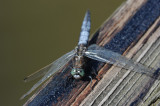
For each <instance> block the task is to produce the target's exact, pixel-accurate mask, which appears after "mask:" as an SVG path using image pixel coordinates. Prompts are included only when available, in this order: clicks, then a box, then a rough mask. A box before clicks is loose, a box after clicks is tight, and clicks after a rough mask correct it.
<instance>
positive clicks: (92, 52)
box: [85, 44, 155, 77]
mask: <svg viewBox="0 0 160 106" xmlns="http://www.w3.org/2000/svg"><path fill="white" fill-rule="evenodd" d="M85 56H86V57H89V58H91V59H94V60H97V61H101V62H106V63H109V64H113V65H115V66H119V67H123V68H125V69H129V70H132V71H135V72H138V73H142V74H146V75H147V76H150V77H154V73H155V69H152V68H149V67H147V66H144V65H142V64H140V63H137V62H134V61H133V60H129V59H128V58H126V57H124V56H122V55H121V54H119V53H116V52H113V51H111V50H108V49H105V48H103V47H100V46H98V45H96V44H93V45H91V46H89V47H88V50H87V51H86V52H85Z"/></svg>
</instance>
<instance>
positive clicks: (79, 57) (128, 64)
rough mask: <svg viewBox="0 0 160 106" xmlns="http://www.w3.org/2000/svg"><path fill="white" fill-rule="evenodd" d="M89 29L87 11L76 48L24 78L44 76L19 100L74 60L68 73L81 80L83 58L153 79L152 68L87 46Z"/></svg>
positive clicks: (116, 54) (153, 70) (31, 78)
mask: <svg viewBox="0 0 160 106" xmlns="http://www.w3.org/2000/svg"><path fill="white" fill-rule="evenodd" d="M90 29H91V19H90V11H89V10H88V11H87V12H86V14H85V17H84V20H83V23H82V26H81V32H80V37H79V42H78V46H76V47H75V49H74V50H72V51H70V52H68V53H66V54H65V55H63V56H61V57H60V58H58V59H57V60H55V61H53V62H52V63H51V64H49V65H47V66H46V67H44V68H42V69H40V70H39V71H37V72H35V73H33V74H31V75H30V76H28V77H26V78H25V79H24V81H26V82H27V81H30V80H33V79H35V78H37V77H39V76H42V75H44V76H43V77H42V78H41V79H40V80H39V81H38V82H37V83H36V84H35V85H33V87H32V88H31V89H30V90H29V91H28V92H27V93H25V94H24V95H23V96H22V97H21V99H23V98H25V97H26V96H27V95H29V94H30V93H31V92H32V91H34V90H35V89H36V88H37V87H39V86H40V85H41V84H42V83H43V82H44V81H46V80H47V79H48V78H50V77H51V76H53V75H55V73H56V72H58V70H60V69H61V68H62V67H64V66H65V65H66V64H67V63H68V62H69V61H70V60H72V59H74V64H73V68H72V70H71V72H70V73H71V75H72V76H73V78H75V79H82V78H83V77H84V76H85V73H86V70H84V64H85V59H86V58H85V57H88V58H90V59H93V60H97V61H100V62H104V63H108V64H112V65H115V66H118V67H122V68H125V69H129V70H131V71H135V72H138V73H141V74H146V75H147V76H150V77H154V74H155V73H154V72H155V69H153V68H149V67H147V66H145V65H142V64H140V63H138V62H135V61H133V60H131V59H128V58H126V57H125V56H122V55H121V54H119V53H116V52H113V51H111V50H109V49H106V48H104V47H100V46H98V45H96V44H92V45H88V41H89V35H90Z"/></svg>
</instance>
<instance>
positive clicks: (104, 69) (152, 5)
mask: <svg viewBox="0 0 160 106" xmlns="http://www.w3.org/2000/svg"><path fill="white" fill-rule="evenodd" d="M159 5H160V0H128V1H126V2H125V3H124V4H123V5H122V6H121V7H120V8H118V9H117V11H116V12H115V13H114V14H113V15H112V16H111V17H110V18H109V19H108V20H106V21H105V23H104V24H103V25H102V26H101V27H100V28H99V30H98V31H97V32H96V33H95V34H94V36H93V38H92V39H91V41H90V42H89V43H90V44H93V43H96V44H98V45H101V46H104V47H105V48H107V49H111V50H113V51H115V52H118V53H121V54H123V55H125V56H126V57H127V58H132V59H133V60H135V61H137V62H139V61H140V62H141V63H143V64H145V65H147V66H150V67H154V68H157V67H159V66H158V65H157V64H160V63H158V62H159V61H160V59H159V57H160V54H159V51H160V49H159V48H160V46H159V39H160V37H159V36H160V34H159V33H160V27H159V25H160V6H159ZM68 64H70V63H68ZM67 66H68V65H66V66H65V67H67ZM88 66H93V68H94V69H95V70H96V69H97V72H98V75H97V79H98V80H97V79H93V81H92V85H90V80H89V79H87V78H85V79H83V80H80V81H77V80H75V79H73V78H71V77H70V68H69V67H68V68H66V71H64V72H63V73H61V71H60V72H59V73H57V75H56V76H54V77H53V78H51V79H50V80H49V81H47V83H46V84H44V85H43V87H42V88H41V89H40V90H39V91H38V92H37V93H35V94H34V95H33V96H32V97H31V98H30V99H29V100H28V101H27V102H26V104H25V105H29V106H30V105H31V106H32V105H36V106H39V105H58V106H59V105H62V106H70V105H73V106H78V105H81V106H90V105H93V106H97V105H99V106H100V105H114V106H115V105H131V104H132V105H138V104H139V105H145V106H146V105H148V104H152V103H154V102H153V101H156V100H158V99H156V98H158V97H159V95H160V94H159V90H158V87H159V86H160V84H159V81H158V80H155V79H151V78H150V77H148V76H145V75H141V74H139V73H135V72H131V71H128V70H125V69H122V68H119V67H115V66H111V65H108V64H105V65H104V64H103V63H99V62H97V61H92V60H88ZM88 71H89V70H88ZM90 86H92V88H93V89H91V87H90ZM151 87H152V88H151ZM154 92H156V93H157V92H158V93H157V94H156V95H155V93H154Z"/></svg>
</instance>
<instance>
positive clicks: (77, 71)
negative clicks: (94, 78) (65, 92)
mask: <svg viewBox="0 0 160 106" xmlns="http://www.w3.org/2000/svg"><path fill="white" fill-rule="evenodd" d="M71 74H72V76H73V77H74V78H75V79H81V78H82V77H84V70H83V69H81V68H73V69H72V71H71Z"/></svg>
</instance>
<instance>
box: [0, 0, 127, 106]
mask: <svg viewBox="0 0 160 106" xmlns="http://www.w3.org/2000/svg"><path fill="white" fill-rule="evenodd" d="M123 1H124V0H100V1H98V0H94V1H93V0H80V1H77V0H69V1H65V0H63V1H61V0H1V1H0V84H1V86H0V105H1V106H21V105H22V104H23V103H24V102H25V101H26V100H27V98H25V99H24V100H21V101H20V100H19V98H20V97H21V96H22V95H23V94H24V93H26V92H27V91H28V90H29V89H30V88H31V87H32V85H33V84H34V83H36V81H37V80H36V81H31V82H28V83H24V82H23V78H24V77H25V76H27V75H29V74H31V73H33V72H35V71H36V70H38V69H40V68H42V67H43V66H45V65H47V64H49V63H51V62H52V61H53V60H55V59H57V58H58V57H60V56H61V55H63V54H64V53H66V52H67V51H69V50H71V49H73V48H74V47H75V46H76V44H77V42H78V38H79V33H80V27H81V24H82V20H83V18H84V14H85V12H86V10H87V9H89V10H90V11H91V21H92V24H91V33H94V32H95V31H96V29H97V28H99V26H100V25H101V24H102V23H103V22H104V21H105V20H106V19H107V18H108V17H109V16H110V15H111V14H112V13H113V12H114V11H115V9H117V8H118V7H119V6H120V5H121V3H122V2H123Z"/></svg>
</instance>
